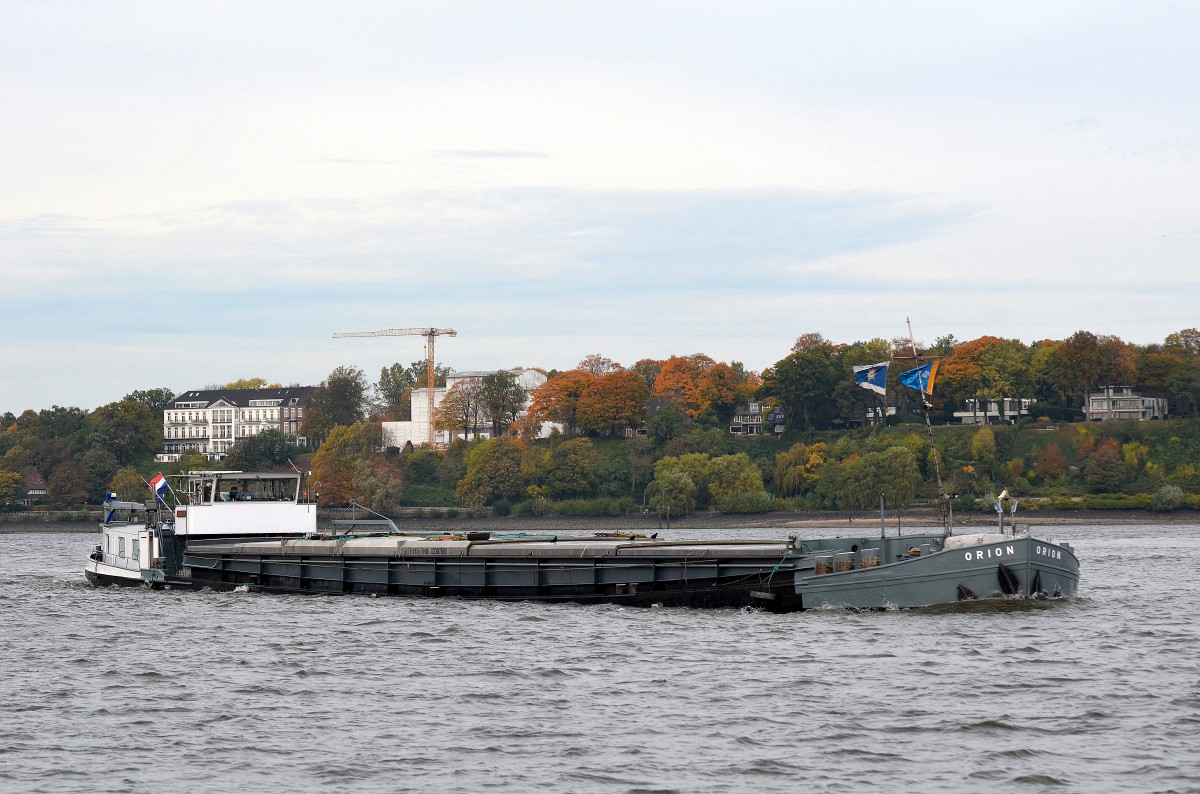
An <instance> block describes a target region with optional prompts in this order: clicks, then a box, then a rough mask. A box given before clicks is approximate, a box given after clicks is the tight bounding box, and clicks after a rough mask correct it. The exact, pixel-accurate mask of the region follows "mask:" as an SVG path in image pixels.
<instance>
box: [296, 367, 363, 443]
mask: <svg viewBox="0 0 1200 794" xmlns="http://www.w3.org/2000/svg"><path fill="white" fill-rule="evenodd" d="M367 388H368V384H367V379H366V376H365V375H363V371H362V370H361V369H358V368H356V367H346V366H342V367H338V368H337V369H335V370H334V371H333V372H331V373H329V377H327V378H326V379H325V380H323V381H321V385H320V386H318V387H317V388H316V389H315V390H314V391H313V393H312V394H311V395H310V396H309V400H308V409H307V410H306V411H305V415H304V424H303V426H302V432H303V434H304V435H305V436H307V437H309V438H312V439H316V440H318V441H321V440H322V439H324V438H325V437H326V436H327V435H328V434H329V432H330V431H331V430H332V429H333V428H335V427H339V426H341V427H346V426H349V425H352V424H355V423H356V422H360V421H362V419H363V417H364V416H366V410H365V409H366V395H367Z"/></svg>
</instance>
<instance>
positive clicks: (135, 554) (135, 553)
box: [130, 539, 142, 560]
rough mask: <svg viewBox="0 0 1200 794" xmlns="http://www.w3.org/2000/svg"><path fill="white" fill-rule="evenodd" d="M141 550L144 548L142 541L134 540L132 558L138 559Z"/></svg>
mask: <svg viewBox="0 0 1200 794" xmlns="http://www.w3.org/2000/svg"><path fill="white" fill-rule="evenodd" d="M141 550H142V541H141V540H140V539H138V540H135V541H133V554H132V555H130V556H131V557H132V559H135V560H136V559H137V558H138V554H140V553H141Z"/></svg>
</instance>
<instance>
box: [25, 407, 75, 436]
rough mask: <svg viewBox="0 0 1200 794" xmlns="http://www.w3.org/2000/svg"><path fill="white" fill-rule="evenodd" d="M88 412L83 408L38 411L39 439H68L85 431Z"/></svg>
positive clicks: (57, 408) (58, 408) (56, 408)
mask: <svg viewBox="0 0 1200 794" xmlns="http://www.w3.org/2000/svg"><path fill="white" fill-rule="evenodd" d="M87 415H88V412H87V411H85V410H83V409H82V408H74V407H72V408H63V407H62V406H58V405H55V406H53V407H52V408H48V409H43V410H41V411H38V423H37V437H38V438H42V439H67V438H69V437H71V436H73V435H75V434H76V433H79V432H80V431H82V430H83V427H84V425H85V424H86V423H87Z"/></svg>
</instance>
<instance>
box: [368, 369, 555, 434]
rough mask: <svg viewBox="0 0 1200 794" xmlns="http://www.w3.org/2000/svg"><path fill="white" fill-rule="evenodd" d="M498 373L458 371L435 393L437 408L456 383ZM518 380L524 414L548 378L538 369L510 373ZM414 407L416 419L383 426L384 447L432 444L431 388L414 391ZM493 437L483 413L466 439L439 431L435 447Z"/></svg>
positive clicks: (547, 429) (489, 424)
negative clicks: (430, 428) (430, 423)
mask: <svg viewBox="0 0 1200 794" xmlns="http://www.w3.org/2000/svg"><path fill="white" fill-rule="evenodd" d="M497 371H498V370H490V371H476V372H454V373H451V374H449V375H447V376H446V385H445V386H438V387H437V388H435V389H434V390H433V409H434V411H436V410H437V408H438V406H439V405H441V404H442V400H443V399H444V398H445V396H446V392H448V391H449V390H450V389H452V388H454V386H455V384H458V383H463V382H465V381H472V380H473V381H482V380H483V378H484V377H485V376H487V375H492V374H495V372H497ZM509 371H510V372H512V374H513V375H515V376H516V377H517V384H518V385H519V386H520V387H521V388H522V389H524V390H525V406H524V407H523V408H522V409H521V415H522V416H523V415H524V414H525V411H526V410H527V409H528V408H529V393H530V392H532V391H533V390H534V389H536V388H537V387H538V386H541V385H542V384H543V383H545V382H546V375H545V374H544V373H542V372H538V371H537V370H536V369H513V370H509ZM410 405H411V408H412V414H411V416H412V419H411V420H410V421H407V422H384V423H383V439H384V444H385V445H387V446H392V447H402V446H404V445H405V443H411V444H412V445H413V446H414V447H419V446H421V445H422V444H428V443H429V389H428V388H425V389H413V391H412V395H411V399H410ZM549 432H550V427H549V426H546V427H544V428H543V432H542V435H543V437H548V436H549ZM491 435H492V425H491V423H490V422H489V421H488V420H487V417H485V416H483V415H482V414H481V415H480V417H479V424H478V425H477V426H475V427H472V428H470V432H469V433H467V435H466V436H464V434H463V432H462V430H461V429H460V430H458V431H456V432H454V433H453V434H451V433H447V432H446V431H444V430H442V431H436V432H435V433H434V437H433V443H434V445H435V446H439V447H444V446H446V445H447V444H449V443H450V442H451V441H452V440H454V439H457V438H464V437H470V438H475V437H477V436H478V437H479V438H490V437H491Z"/></svg>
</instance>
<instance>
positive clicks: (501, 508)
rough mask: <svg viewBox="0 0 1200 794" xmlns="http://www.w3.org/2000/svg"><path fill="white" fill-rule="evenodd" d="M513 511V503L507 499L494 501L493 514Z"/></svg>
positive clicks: (497, 514)
mask: <svg viewBox="0 0 1200 794" xmlns="http://www.w3.org/2000/svg"><path fill="white" fill-rule="evenodd" d="M510 513H512V504H511V503H510V502H509V501H508V500H507V499H497V500H496V501H494V502H492V515H496V516H506V515H509V514H510Z"/></svg>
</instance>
